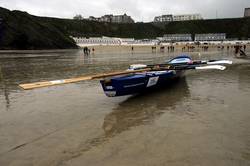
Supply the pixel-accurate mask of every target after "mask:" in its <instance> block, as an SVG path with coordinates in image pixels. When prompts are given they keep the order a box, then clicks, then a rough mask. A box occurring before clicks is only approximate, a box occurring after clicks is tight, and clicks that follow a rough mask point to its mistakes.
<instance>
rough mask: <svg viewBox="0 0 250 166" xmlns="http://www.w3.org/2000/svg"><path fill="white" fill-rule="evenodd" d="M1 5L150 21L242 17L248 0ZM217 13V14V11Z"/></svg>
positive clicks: (28, 0) (67, 0) (20, 0)
mask: <svg viewBox="0 0 250 166" xmlns="http://www.w3.org/2000/svg"><path fill="white" fill-rule="evenodd" d="M0 6H1V7H4V8H8V9H10V10H22V11H27V12H28V13H30V14H33V15H38V16H50V17H63V18H72V17H73V16H74V15H76V14H81V15H82V16H84V17H85V18H86V17H89V16H95V17H100V16H102V15H105V14H124V13H127V15H130V16H132V18H133V19H134V20H135V21H144V22H149V21H152V20H153V19H154V16H158V15H162V14H169V13H171V14H192V13H200V14H201V15H202V17H203V18H216V13H217V17H218V18H228V17H242V16H243V15H244V8H246V7H250V0H1V1H0ZM216 11H217V12H216Z"/></svg>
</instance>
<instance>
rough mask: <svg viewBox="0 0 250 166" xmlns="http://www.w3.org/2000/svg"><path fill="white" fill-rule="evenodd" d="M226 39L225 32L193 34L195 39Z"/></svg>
mask: <svg viewBox="0 0 250 166" xmlns="http://www.w3.org/2000/svg"><path fill="white" fill-rule="evenodd" d="M223 40H226V34H225V33H204V34H195V41H223Z"/></svg>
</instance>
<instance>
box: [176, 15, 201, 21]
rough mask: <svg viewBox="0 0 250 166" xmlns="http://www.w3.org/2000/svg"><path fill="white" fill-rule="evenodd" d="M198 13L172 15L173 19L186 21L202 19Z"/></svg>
mask: <svg viewBox="0 0 250 166" xmlns="http://www.w3.org/2000/svg"><path fill="white" fill-rule="evenodd" d="M202 19H203V18H202V17H201V15H200V14H182V15H174V16H173V21H188V20H202Z"/></svg>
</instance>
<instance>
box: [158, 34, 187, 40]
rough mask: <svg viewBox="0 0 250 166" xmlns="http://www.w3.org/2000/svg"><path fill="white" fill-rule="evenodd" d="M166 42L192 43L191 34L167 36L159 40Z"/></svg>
mask: <svg viewBox="0 0 250 166" xmlns="http://www.w3.org/2000/svg"><path fill="white" fill-rule="evenodd" d="M158 39H160V40H161V41H165V42H176V41H192V35H191V34H165V35H164V36H163V37H162V38H158Z"/></svg>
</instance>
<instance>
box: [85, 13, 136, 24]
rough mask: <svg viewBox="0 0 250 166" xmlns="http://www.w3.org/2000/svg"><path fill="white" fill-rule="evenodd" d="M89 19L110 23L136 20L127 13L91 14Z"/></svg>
mask: <svg viewBox="0 0 250 166" xmlns="http://www.w3.org/2000/svg"><path fill="white" fill-rule="evenodd" d="M88 20H90V21H99V22H110V23H134V20H133V19H132V18H131V16H128V15H127V14H126V13H125V14H123V15H113V14H107V15H104V16H101V17H93V16H90V17H89V18H88Z"/></svg>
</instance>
